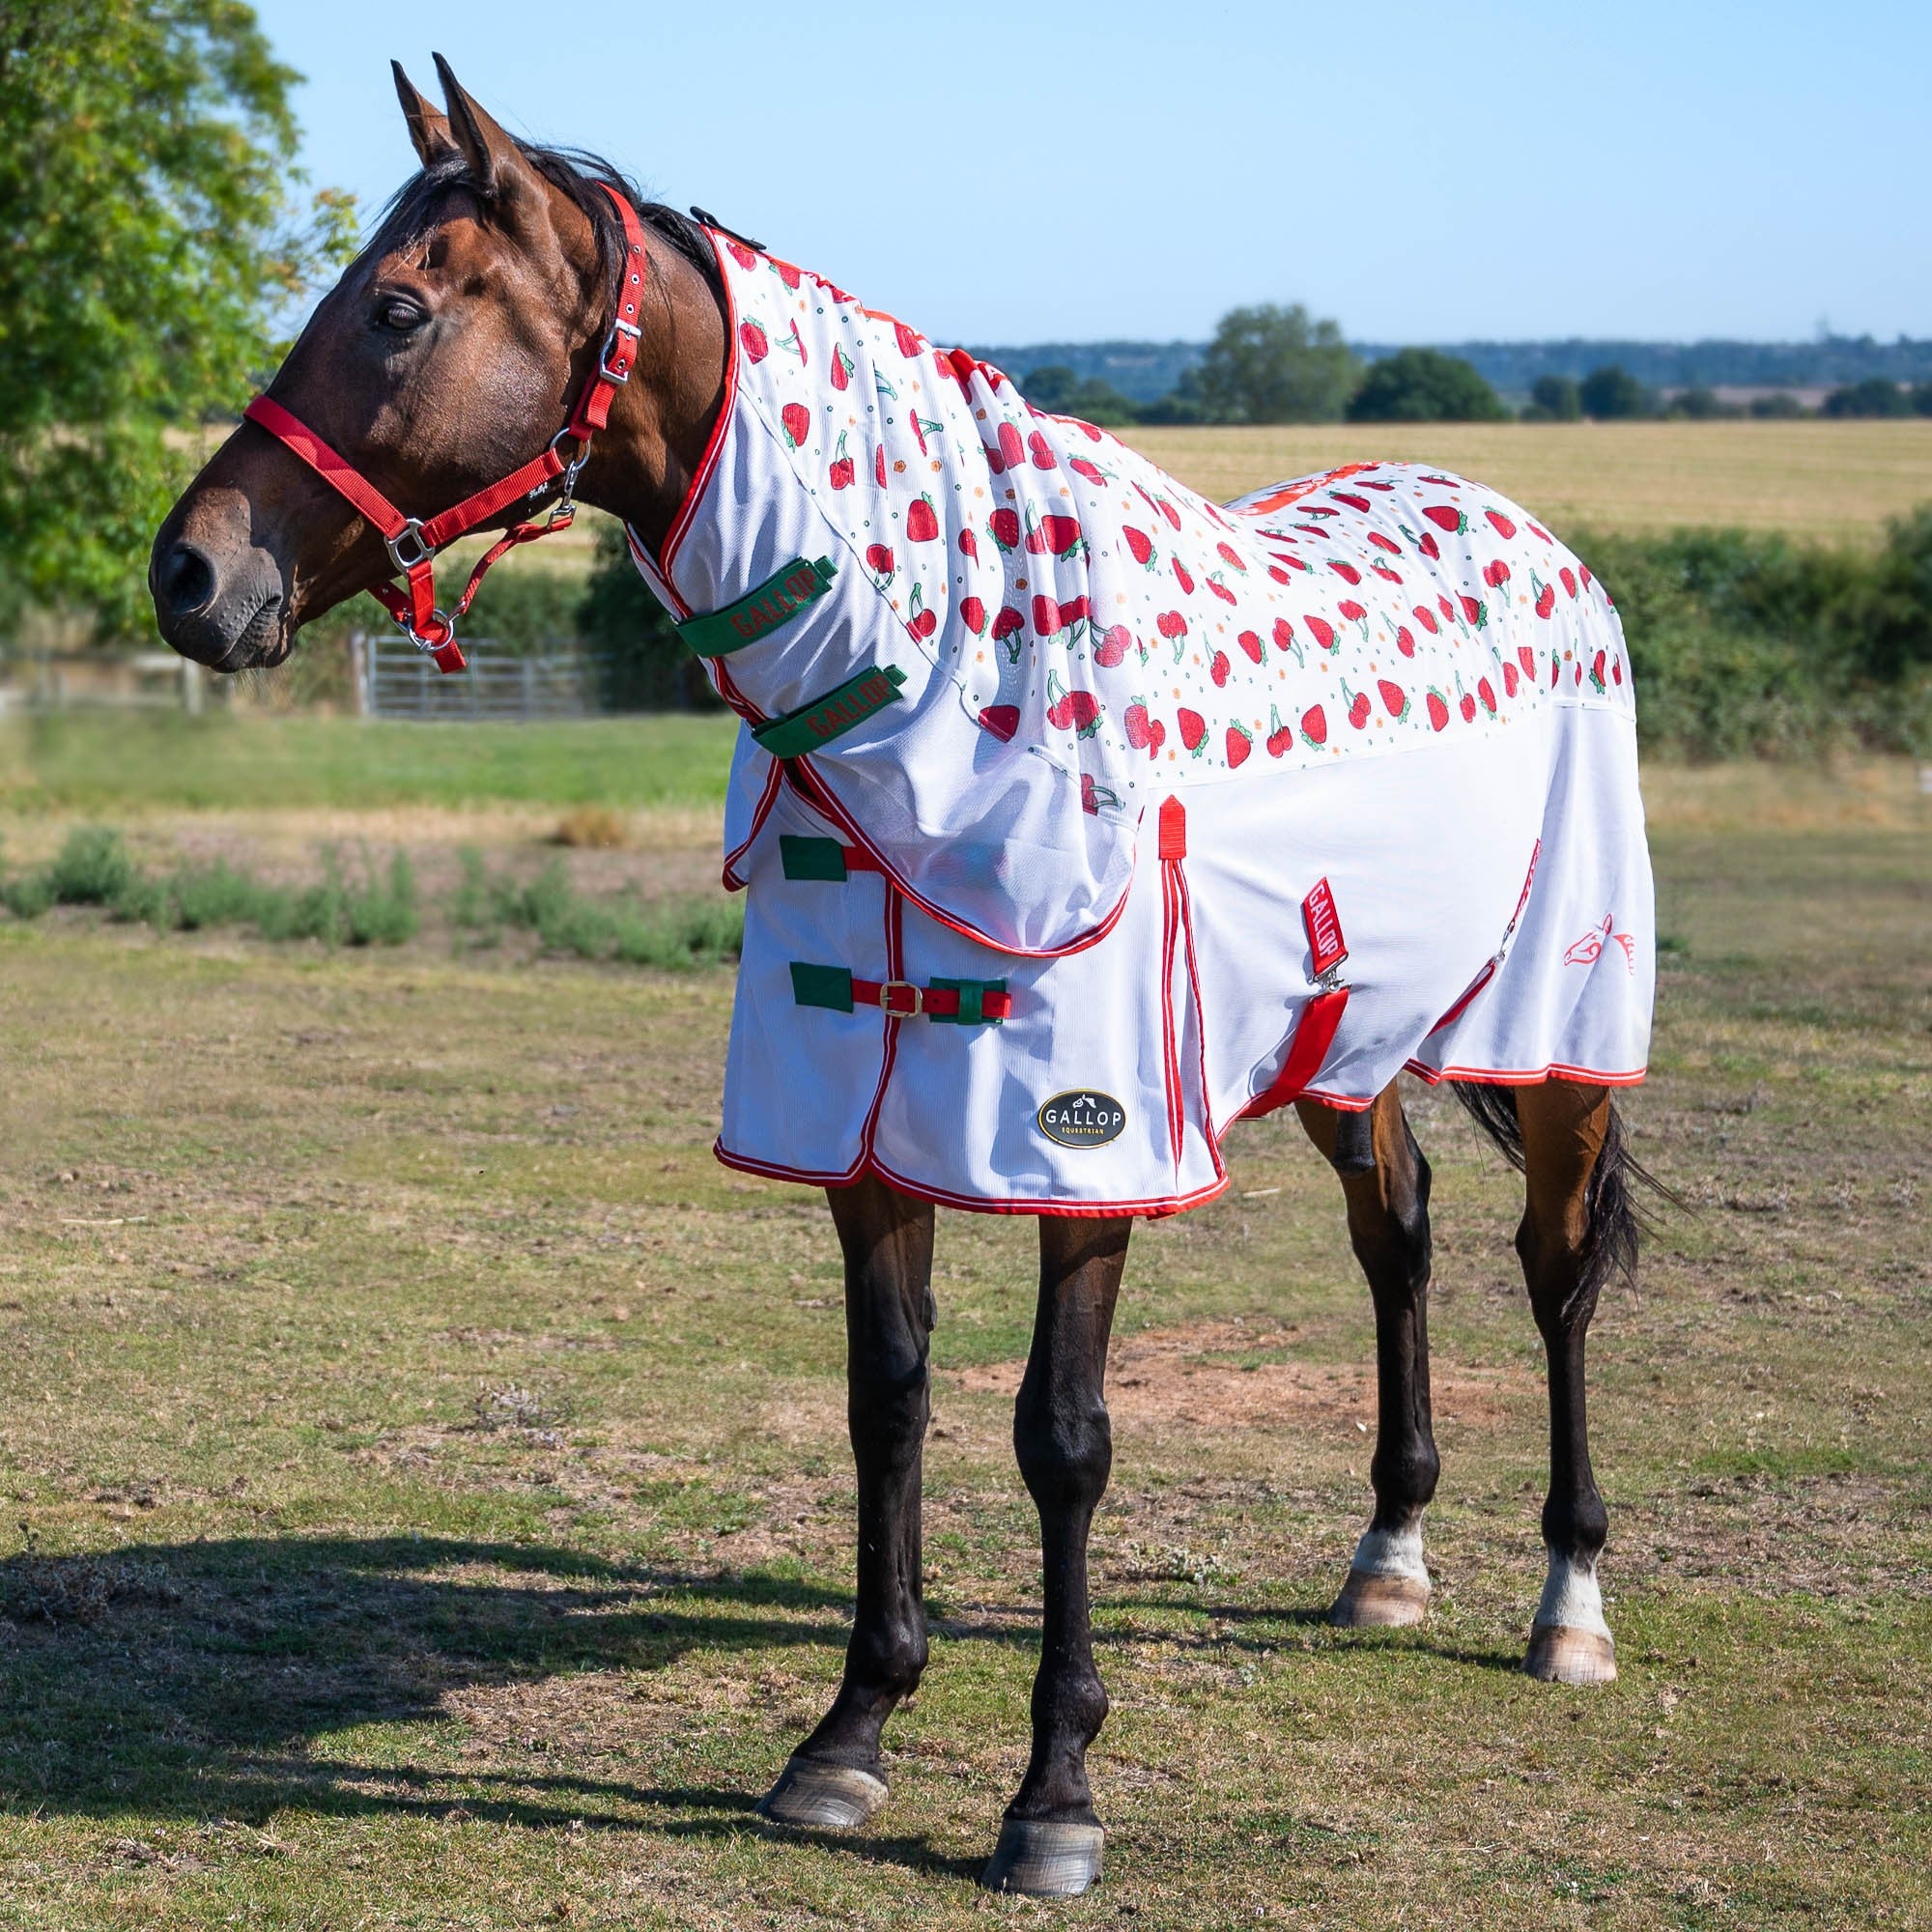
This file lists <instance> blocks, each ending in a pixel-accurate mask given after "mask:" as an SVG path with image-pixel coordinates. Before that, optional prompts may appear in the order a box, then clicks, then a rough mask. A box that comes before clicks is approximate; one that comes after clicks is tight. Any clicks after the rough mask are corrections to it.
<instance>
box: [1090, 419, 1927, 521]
mask: <svg viewBox="0 0 1932 1932" xmlns="http://www.w3.org/2000/svg"><path fill="white" fill-rule="evenodd" d="M1127 440H1128V441H1129V442H1131V443H1132V444H1133V445H1134V447H1135V448H1136V449H1139V450H1141V451H1142V452H1144V453H1145V454H1146V455H1148V456H1150V457H1151V458H1152V459H1153V461H1154V462H1156V463H1158V464H1160V465H1161V466H1162V467H1163V468H1164V469H1170V470H1172V471H1173V472H1174V474H1175V475H1177V476H1179V478H1180V479H1181V480H1182V481H1183V482H1185V483H1190V484H1192V485H1193V487H1194V488H1195V489H1197V490H1199V491H1201V492H1202V493H1203V494H1204V495H1206V496H1208V497H1213V498H1214V499H1215V500H1216V501H1217V502H1225V501H1227V500H1228V499H1229V498H1230V497H1237V496H1239V495H1240V494H1241V493H1242V492H1243V491H1247V490H1256V489H1259V488H1261V486H1262V485H1263V484H1265V483H1272V482H1276V481H1279V480H1280V479H1281V478H1283V477H1288V476H1299V475H1303V474H1305V473H1307V472H1309V471H1311V470H1316V469H1328V468H1330V467H1332V466H1334V465H1337V464H1342V463H1357V462H1362V461H1365V460H1367V459H1370V458H1374V457H1395V458H1402V459H1405V460H1413V461H1416V462H1422V463H1439V464H1441V465H1442V466H1443V468H1445V469H1451V470H1454V471H1457V472H1458V473H1460V474H1462V475H1464V476H1470V477H1474V478H1475V479H1477V480H1478V481H1480V482H1484V483H1488V484H1491V485H1492V486H1493V487H1494V488H1495V489H1497V490H1500V491H1501V492H1502V493H1503V494H1504V495H1505V496H1507V497H1514V498H1515V499H1516V501H1518V502H1519V503H1521V504H1522V505H1523V506H1524V507H1525V508H1526V509H1529V510H1531V511H1533V512H1534V513H1535V514H1536V515H1537V516H1539V517H1541V518H1542V519H1544V521H1545V522H1547V523H1548V524H1550V525H1552V526H1556V527H1557V529H1558V532H1559V534H1563V533H1566V532H1572V531H1576V530H1577V529H1590V530H1605V531H1616V532H1620V533H1621V532H1629V533H1632V534H1654V533H1656V532H1660V531H1663V530H1670V529H1680V528H1687V527H1700V528H1739V529H1750V530H1783V531H1786V532H1787V533H1789V534H1790V535H1791V536H1793V537H1796V538H1800V539H1808V540H1814V541H1819V542H1830V543H1848V544H1868V543H1875V542H1877V540H1878V539H1879V537H1880V536H1881V535H1882V534H1883V531H1884V526H1885V522H1886V519H1887V518H1889V517H1895V516H1898V515H1900V514H1902V513H1903V512H1904V511H1907V510H1909V509H1911V508H1912V507H1913V505H1914V504H1916V503H1922V502H1925V501H1927V500H1928V499H1932V421H1907V422H1794V423H1780V422H1656V423H1537V424H1531V423H1504V424H1495V425H1489V424H1475V423H1416V424H1400V425H1399V424H1381V423H1329V424H1321V425H1318V426H1307V427H1283V428H1278V429H1136V430H1130V431H1128V432H1127Z"/></svg>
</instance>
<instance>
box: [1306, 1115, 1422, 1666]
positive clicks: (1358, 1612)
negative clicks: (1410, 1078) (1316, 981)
mask: <svg viewBox="0 0 1932 1932" xmlns="http://www.w3.org/2000/svg"><path fill="white" fill-rule="evenodd" d="M1295 1107H1296V1111H1297V1113H1298V1114H1299V1115H1300V1117H1301V1124H1302V1126H1303V1127H1304V1128H1305V1129H1306V1130H1307V1133H1308V1136H1309V1138H1310V1139H1311V1140H1312V1141H1314V1143H1315V1145H1316V1146H1317V1147H1318V1148H1319V1149H1321V1152H1322V1154H1323V1155H1324V1156H1325V1157H1326V1158H1327V1160H1328V1162H1329V1164H1330V1165H1331V1166H1332V1167H1333V1168H1334V1169H1335V1171H1336V1173H1337V1174H1338V1175H1340V1176H1341V1179H1342V1192H1343V1195H1344V1197H1345V1198H1346V1200H1347V1202H1348V1205H1349V1238H1350V1243H1351V1244H1352V1245H1353V1247H1354V1250H1355V1258H1356V1260H1357V1261H1359V1262H1360V1263H1361V1264H1362V1272H1363V1273H1364V1274H1365V1275H1367V1277H1368V1281H1369V1293H1370V1295H1371V1296H1372V1297H1373V1299H1374V1301H1375V1309H1376V1382H1377V1397H1376V1402H1377V1416H1376V1448H1375V1454H1374V1456H1373V1458H1372V1459H1371V1461H1370V1463H1369V1481H1370V1483H1371V1485H1372V1486H1373V1487H1374V1490H1375V1493H1376V1507H1375V1514H1374V1515H1373V1516H1372V1517H1371V1519H1370V1520H1369V1526H1368V1528H1367V1529H1366V1530H1365V1531H1364V1532H1363V1534H1362V1538H1361V1541H1360V1542H1359V1543H1358V1544H1357V1545H1356V1547H1355V1554H1354V1558H1353V1560H1352V1561H1351V1562H1350V1565H1349V1576H1348V1580H1347V1581H1346V1582H1345V1583H1344V1584H1343V1585H1342V1591H1341V1594H1340V1595H1339V1596H1338V1597H1337V1598H1336V1599H1335V1602H1334V1605H1333V1606H1332V1607H1331V1608H1330V1610H1329V1612H1328V1620H1329V1622H1330V1623H1333V1624H1339V1625H1343V1626H1345V1627H1350V1628H1355V1629H1365V1628H1373V1627H1381V1628H1388V1627H1392V1626H1399V1625H1404V1624H1417V1623H1420V1622H1421V1621H1422V1620H1423V1618H1424V1616H1425V1615H1426V1614H1427V1613H1428V1609H1429V1593H1430V1584H1429V1569H1428V1566H1427V1564H1426V1563H1425V1562H1424V1561H1423V1556H1422V1516H1423V1512H1424V1510H1426V1509H1427V1508H1428V1506H1429V1502H1430V1499H1431V1498H1432V1497H1433V1496H1434V1495H1435V1479H1436V1475H1437V1472H1438V1470H1439V1468H1440V1459H1439V1458H1438V1457H1437V1455H1436V1452H1435V1435H1434V1434H1433V1432H1432V1428H1431V1418H1430V1407H1429V1268H1430V1244H1429V1163H1428V1161H1427V1160H1425V1159H1424V1158H1423V1154H1422V1150H1421V1149H1420V1148H1419V1147H1417V1146H1416V1144H1415V1136H1414V1135H1413V1134H1411V1133H1410V1132H1409V1130H1408V1122H1407V1120H1406V1118H1405V1116H1404V1114H1403V1110H1402V1096H1401V1094H1399V1093H1398V1092H1397V1090H1396V1088H1395V1086H1394V1085H1393V1083H1391V1084H1390V1085H1389V1086H1388V1087H1386V1088H1384V1089H1383V1090H1382V1092H1381V1093H1380V1094H1378V1095H1377V1097H1376V1101H1375V1104H1374V1105H1373V1106H1372V1107H1371V1108H1370V1110H1369V1111H1368V1113H1367V1114H1365V1115H1364V1114H1352V1115H1351V1114H1346V1113H1343V1112H1341V1111H1340V1110H1338V1109H1336V1108H1332V1107H1323V1106H1321V1105H1320V1104H1319V1103H1317V1102H1315V1101H1311V1100H1301V1101H1297V1102H1296V1103H1295Z"/></svg>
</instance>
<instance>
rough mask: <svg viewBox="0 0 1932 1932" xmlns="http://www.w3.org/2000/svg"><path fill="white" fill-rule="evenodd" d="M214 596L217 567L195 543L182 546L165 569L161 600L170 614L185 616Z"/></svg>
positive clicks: (162, 568)
mask: <svg viewBox="0 0 1932 1932" xmlns="http://www.w3.org/2000/svg"><path fill="white" fill-rule="evenodd" d="M213 596H214V566H213V564H212V563H211V562H210V561H209V560H208V557H207V555H206V554H205V553H203V552H201V551H198V550H196V549H195V547H194V546H193V545H192V544H187V543H178V544H176V545H175V547H174V548H173V549H172V550H171V551H169V552H168V554H167V561H166V562H165V563H163V564H162V566H161V597H162V601H163V603H164V604H165V606H166V608H167V611H168V614H169V615H170V616H175V617H185V616H186V615H188V614H189V613H190V612H191V611H199V610H200V609H201V608H202V607H203V606H204V605H205V604H207V603H209V602H210V601H211V600H212V599H213Z"/></svg>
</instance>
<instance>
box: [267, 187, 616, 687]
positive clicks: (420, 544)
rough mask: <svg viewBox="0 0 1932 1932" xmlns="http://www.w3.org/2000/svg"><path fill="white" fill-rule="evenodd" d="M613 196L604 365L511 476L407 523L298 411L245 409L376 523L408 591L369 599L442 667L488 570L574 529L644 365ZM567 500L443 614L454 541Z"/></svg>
mask: <svg viewBox="0 0 1932 1932" xmlns="http://www.w3.org/2000/svg"><path fill="white" fill-rule="evenodd" d="M600 185H602V186H603V188H604V192H605V193H606V194H608V195H609V196H610V197H611V205H612V206H613V207H614V208H615V209H616V211H617V218H618V220H619V221H620V222H621V223H622V224H623V230H624V258H623V261H622V263H621V264H620V266H619V270H618V280H617V310H616V314H615V315H614V316H613V317H612V318H611V327H610V329H609V331H608V332H607V333H606V335H605V337H604V340H603V343H602V344H601V345H600V347H599V349H598V352H597V366H596V367H595V368H594V369H592V370H591V372H590V375H589V378H588V380H587V381H586V382H585V383H584V385H583V388H582V392H581V393H580V394H579V396H578V399H577V407H576V409H574V410H573V411H572V412H571V415H570V420H569V422H567V423H566V424H565V425H564V427H563V428H562V429H560V430H558V431H557V433H556V435H555V436H554V437H553V438H552V439H551V441H550V446H549V447H548V448H547V449H545V450H544V451H543V452H542V454H540V455H538V456H533V457H532V458H531V459H530V460H529V462H527V463H526V464H524V465H522V466H521V467H520V468H518V469H513V470H511V471H510V473H509V474H508V475H507V476H503V477H499V478H498V479H497V481H496V482H495V483H492V484H489V485H487V486H486V487H485V488H483V489H481V490H478V491H476V492H475V493H474V495H472V496H469V497H465V498H464V499H463V500H462V502H460V503H457V504H454V505H453V506H452V507H451V508H449V509H447V510H443V511H441V512H440V513H439V514H438V515H436V516H434V517H430V518H428V519H426V520H425V519H419V518H416V517H406V516H405V515H404V514H403V513H402V511H401V510H399V509H397V508H396V506H395V504H393V503H392V502H390V501H389V499H388V498H387V497H385V496H384V495H383V493H382V492H381V491H380V490H379V489H377V488H376V486H375V485H374V484H373V483H371V482H370V481H369V479H368V478H367V477H366V476H364V475H363V474H362V472H361V471H360V470H359V469H356V468H355V465H354V464H353V463H351V462H349V461H348V459H347V458H346V457H343V456H341V455H340V454H338V453H337V452H336V451H335V450H333V449H331V448H330V447H329V446H328V444H327V443H326V442H325V441H324V440H322V438H321V437H319V436H317V435H316V433H315V432H314V431H313V430H312V429H310V428H309V426H308V425H307V424H306V423H304V422H302V421H301V420H300V419H299V418H298V417H297V416H295V415H292V414H291V413H290V412H288V411H287V410H285V409H284V408H283V407H282V406H281V404H280V403H278V402H276V401H274V400H273V399H272V398H271V397H270V396H266V395H263V396H257V397H256V398H255V400H254V401H253V402H251V403H250V404H249V405H248V407H247V409H246V410H245V411H243V412H242V413H243V414H244V415H245V416H246V417H247V419H248V420H249V421H250V422H252V423H255V424H257V425H258V426H259V427H260V428H262V429H265V430H267V431H268V432H269V434H270V436H272V437H273V438H275V440H277V441H279V442H280V443H281V444H282V445H283V446H284V447H285V448H287V449H289V450H291V451H293V452H294V453H295V454H296V455H297V456H298V457H300V458H301V460H302V461H303V462H304V463H306V464H307V465H308V467H309V468H310V469H313V470H314V471H315V473H316V474H317V475H318V476H320V477H321V478H322V480H323V481H324V482H325V483H327V485H328V486H329V487H330V488H331V489H332V490H334V491H335V492H336V494H337V495H338V496H340V497H343V498H344V499H345V500H346V501H348V502H349V503H351V504H353V505H354V506H355V509H356V510H357V511H359V512H360V513H361V515H363V516H364V517H366V518H367V519H368V520H369V522H370V523H372V524H374V525H375V526H376V528H377V531H378V532H379V533H380V535H381V536H382V539H383V541H384V544H385V545H387V547H388V552H389V561H390V563H391V564H393V565H394V567H395V570H396V573H397V575H399V576H400V577H401V578H402V579H403V580H404V582H405V584H406V585H407V586H408V587H407V589H398V588H397V587H396V585H395V584H394V583H392V582H390V583H376V584H372V585H371V586H370V588H369V594H370V595H371V596H372V597H374V598H375V599H376V601H377V602H378V603H379V604H381V605H382V606H383V608H384V610H385V611H388V613H389V614H390V616H392V617H393V618H394V619H395V620H396V622H397V623H398V624H400V625H401V626H402V628H403V630H404V631H405V632H406V633H407V634H408V636H409V638H410V639H411V641H412V643H414V645H415V646H416V648H417V649H418V650H421V651H426V652H428V653H429V655H430V656H431V657H433V658H434V659H435V660H436V664H437V668H439V669H440V670H444V671H455V670H461V669H462V668H464V658H463V649H462V646H461V645H459V644H458V643H457V641H456V624H457V620H458V619H459V618H461V617H463V616H464V615H466V614H467V613H468V611H469V607H470V605H471V604H472V603H473V602H474V601H475V597H476V592H477V590H478V589H479V588H480V587H481V585H482V582H483V580H484V578H485V577H486V576H487V575H488V574H489V571H490V568H491V566H492V565H493V564H495V563H496V562H497V559H498V558H499V557H502V556H505V555H507V554H508V553H509V552H511V551H512V550H514V549H516V547H517V546H518V545H519V544H526V543H534V542H535V541H536V539H537V538H538V537H547V536H553V535H554V534H555V533H556V532H557V531H558V530H564V529H568V528H569V527H570V524H571V520H572V518H573V517H574V516H575V515H576V504H575V495H576V489H577V478H578V473H579V471H581V470H582V468H583V466H584V464H585V463H586V462H588V461H589V458H590V439H591V438H592V437H593V436H594V435H595V434H596V433H597V431H599V430H600V429H602V428H604V426H605V425H606V424H607V423H608V422H609V421H610V419H611V402H612V400H613V399H614V398H615V396H616V393H617V391H618V389H619V388H621V387H622V386H623V384H626V383H628V382H629V381H630V380H631V371H632V370H633V369H634V368H635V367H636V366H637V360H638V344H639V340H640V338H641V334H642V327H641V324H640V323H639V315H640V314H641V312H642V302H643V294H644V273H645V270H646V269H647V267H648V266H649V256H648V255H647V253H646V252H645V248H644V232H643V228H642V225H641V224H640V223H639V219H638V212H637V210H636V209H634V208H633V207H632V206H631V204H630V203H629V202H628V201H627V200H625V198H624V197H623V196H622V195H621V194H619V193H618V192H617V190H616V189H615V188H614V187H611V185H609V184H608V183H603V184H600ZM566 441H575V442H576V444H577V454H576V455H575V456H572V457H569V458H565V457H564V456H562V455H561V454H560V453H559V451H558V445H559V444H560V443H563V442H566ZM559 477H560V478H562V481H563V495H562V497H561V498H560V499H559V500H558V501H557V502H556V503H554V505H553V506H552V508H551V513H550V515H549V517H548V518H547V519H546V520H545V521H544V522H543V523H540V524H539V523H534V522H531V523H522V524H517V525H515V526H513V527H512V528H511V529H510V530H509V531H508V532H507V533H506V534H505V535H504V536H503V537H502V538H501V539H500V540H499V541H498V542H497V543H495V544H493V545H492V546H491V547H490V549H489V550H488V551H487V552H486V553H485V554H484V555H483V557H482V559H481V560H480V561H479V562H478V563H477V565H476V568H475V569H474V570H472V571H471V572H470V573H469V582H468V583H467V584H465V585H464V589H463V595H462V596H461V597H459V598H458V599H457V600H456V603H455V604H454V605H453V606H452V607H451V608H450V609H449V610H448V611H442V610H439V609H438V607H437V601H436V557H437V553H438V552H439V551H440V550H441V549H442V548H443V547H444V546H445V545H446V544H448V543H450V542H451V541H452V540H453V539H454V538H457V537H460V536H463V535H465V534H467V533H468V532H469V531H470V530H473V529H475V528H477V527H478V526H480V525H483V524H487V523H490V522H492V521H494V520H495V519H496V518H497V517H498V516H499V515H501V513H502V512H503V511H504V510H506V509H508V508H509V507H510V505H511V504H512V503H515V502H517V501H519V500H520V499H521V500H527V501H531V502H534V501H535V500H536V498H537V497H541V496H542V495H543V494H544V493H545V492H546V491H547V490H548V489H549V488H550V487H551V485H552V484H553V483H554V482H556V481H557V479H558V478H559Z"/></svg>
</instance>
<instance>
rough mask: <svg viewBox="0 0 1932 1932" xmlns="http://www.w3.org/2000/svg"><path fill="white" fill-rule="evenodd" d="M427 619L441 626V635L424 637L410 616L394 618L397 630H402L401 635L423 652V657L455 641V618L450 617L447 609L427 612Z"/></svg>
mask: <svg viewBox="0 0 1932 1932" xmlns="http://www.w3.org/2000/svg"><path fill="white" fill-rule="evenodd" d="M429 620H430V622H431V623H432V624H440V625H441V626H442V636H441V637H440V638H426V637H424V636H423V634H422V633H421V632H420V631H418V630H417V629H416V627H415V620H414V619H413V618H412V617H398V618H397V619H396V628H397V630H399V631H400V632H402V634H403V636H404V637H406V638H407V639H409V640H410V642H411V643H412V644H413V645H414V646H415V647H416V649H417V650H419V651H420V652H421V653H422V654H423V656H424V657H428V656H429V655H430V654H431V653H432V652H435V651H440V650H441V649H442V647H443V646H444V645H445V644H453V643H454V642H455V641H456V619H455V618H454V617H452V616H451V615H450V614H449V612H448V611H431V612H430V613H429Z"/></svg>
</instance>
